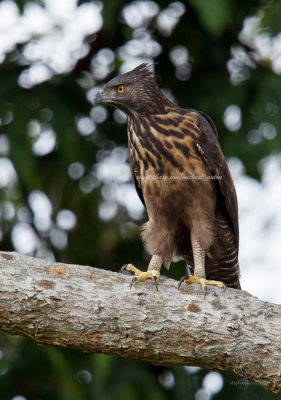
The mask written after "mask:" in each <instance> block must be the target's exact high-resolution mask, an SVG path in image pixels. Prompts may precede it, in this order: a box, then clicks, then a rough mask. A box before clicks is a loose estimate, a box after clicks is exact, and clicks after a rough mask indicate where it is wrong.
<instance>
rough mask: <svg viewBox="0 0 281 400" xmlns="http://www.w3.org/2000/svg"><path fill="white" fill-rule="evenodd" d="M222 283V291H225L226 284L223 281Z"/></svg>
mask: <svg viewBox="0 0 281 400" xmlns="http://www.w3.org/2000/svg"><path fill="white" fill-rule="evenodd" d="M222 284H223V292H225V291H226V289H227V286H226V284H225V283H224V282H223V283H222Z"/></svg>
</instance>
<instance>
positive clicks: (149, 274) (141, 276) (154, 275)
mask: <svg viewBox="0 0 281 400" xmlns="http://www.w3.org/2000/svg"><path fill="white" fill-rule="evenodd" d="M120 272H121V273H122V274H127V275H132V274H133V275H134V277H133V279H132V281H131V284H130V288H132V287H133V285H134V283H136V282H142V281H145V280H147V279H152V280H153V283H154V285H155V287H156V289H157V290H158V283H159V279H160V272H159V271H158V270H156V269H152V270H148V271H146V272H142V271H140V270H139V269H137V268H136V267H134V266H133V265H132V264H125V265H123V266H122V267H121V269H120Z"/></svg>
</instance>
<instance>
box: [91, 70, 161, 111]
mask: <svg viewBox="0 0 281 400" xmlns="http://www.w3.org/2000/svg"><path fill="white" fill-rule="evenodd" d="M161 99H162V101H160V100H161ZM164 99H165V100H164ZM167 101H169V100H168V99H167V98H166V97H165V96H164V95H163V94H162V92H161V91H160V90H159V89H158V87H157V85H156V83H155V80H154V75H153V72H152V69H151V66H150V65H148V64H146V63H143V64H140V65H139V66H138V67H136V68H135V69H133V70H131V71H129V72H127V73H125V74H122V75H118V76H117V77H116V78H113V79H112V80H111V81H109V82H108V83H107V84H106V85H104V87H103V88H102V89H101V90H99V91H98V93H97V94H96V97H95V99H94V103H95V104H105V105H107V104H109V105H112V106H115V107H117V108H119V109H120V110H122V111H124V112H125V114H135V113H137V114H148V113H155V112H159V113H160V112H161V107H162V108H163V104H164V103H166V102H167Z"/></svg>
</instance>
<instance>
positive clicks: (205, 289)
mask: <svg viewBox="0 0 281 400" xmlns="http://www.w3.org/2000/svg"><path fill="white" fill-rule="evenodd" d="M207 290H208V289H207V285H206V286H204V289H203V291H204V300H205V298H206V294H207Z"/></svg>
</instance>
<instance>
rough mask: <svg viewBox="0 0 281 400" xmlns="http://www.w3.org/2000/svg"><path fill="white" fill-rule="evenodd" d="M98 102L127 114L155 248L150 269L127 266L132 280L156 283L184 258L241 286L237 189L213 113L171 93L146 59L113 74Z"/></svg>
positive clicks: (148, 235)
mask: <svg viewBox="0 0 281 400" xmlns="http://www.w3.org/2000/svg"><path fill="white" fill-rule="evenodd" d="M95 101H96V103H103V104H111V105H113V106H116V107H118V108H119V109H121V110H122V111H124V113H125V114H126V115H127V118H128V140H129V154H130V166H131V171H132V176H133V180H134V183H135V187H136V190H137V193H138V195H139V197H140V199H141V201H142V202H143V204H144V206H145V207H146V209H147V213H148V217H149V221H148V222H147V223H146V224H145V225H144V226H143V227H142V238H143V241H144V245H145V248H146V250H147V251H148V252H149V253H150V254H151V255H153V257H152V260H151V263H150V265H149V268H148V271H152V274H150V275H149V274H148V272H146V273H140V271H139V270H137V269H136V268H134V267H133V266H131V265H130V264H129V266H127V269H128V270H131V271H133V272H135V273H136V275H137V277H136V278H134V280H135V281H140V280H144V279H147V278H153V279H154V281H155V283H156V281H158V280H159V276H158V275H157V274H156V273H154V272H155V271H156V272H157V271H160V267H161V264H162V262H163V263H164V264H165V266H166V267H167V268H169V266H170V263H171V262H172V261H176V260H178V259H182V258H184V259H185V260H186V262H187V263H188V264H189V265H190V267H191V272H192V273H194V275H195V276H197V277H199V278H202V279H204V278H206V279H208V280H216V281H222V282H224V283H225V284H226V285H227V286H229V287H233V288H237V289H240V283H239V266H238V246H239V228H238V210H237V199H236V192H235V188H234V184H233V181H232V178H231V175H230V172H229V169H228V167H227V164H226V161H225V159H224V156H223V153H222V151H221V148H220V145H219V142H218V135H217V132H216V128H215V126H214V124H213V122H212V120H211V119H210V117H208V116H207V115H205V114H203V113H202V112H200V111H195V110H192V109H182V108H179V107H177V106H176V105H175V104H173V103H172V102H171V101H170V100H168V98H166V97H165V96H164V94H163V93H162V92H161V91H160V90H159V89H158V87H157V85H156V83H155V80H154V76H153V74H152V71H151V68H150V67H149V66H148V65H147V64H141V65H139V66H138V67H137V68H135V69H134V70H132V71H130V72H128V73H126V74H123V75H120V76H117V77H116V78H114V79H112V80H111V81H110V82H109V83H107V84H106V85H105V86H104V88H103V89H102V90H101V91H100V92H98V94H97V96H96V99H95ZM153 271H154V272H153ZM155 277H156V278H155ZM199 283H200V284H201V285H202V287H203V284H202V282H199ZM207 283H208V284H209V282H207ZM210 284H212V283H210ZM217 286H219V285H217Z"/></svg>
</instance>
